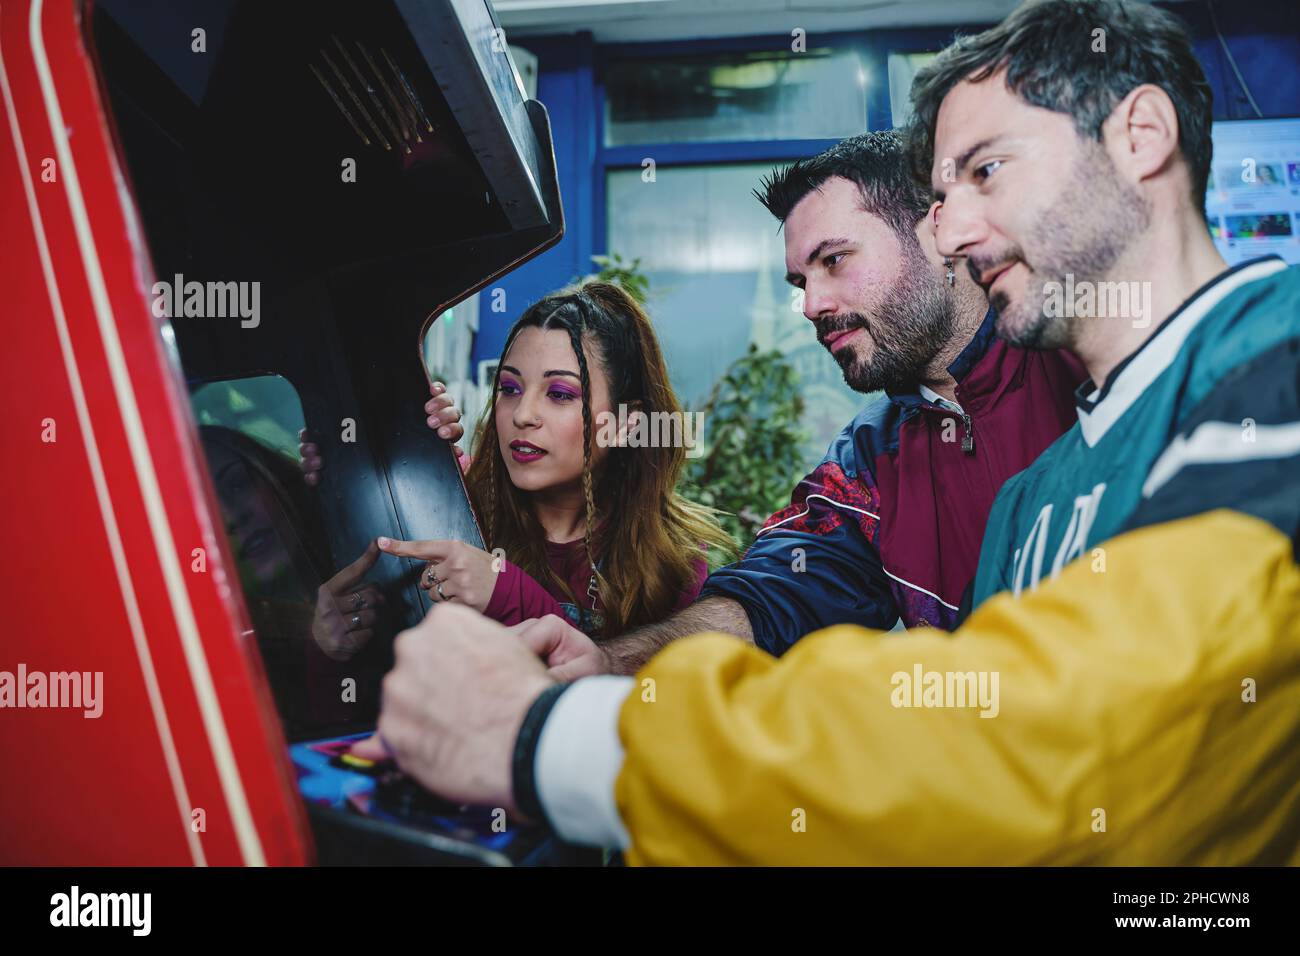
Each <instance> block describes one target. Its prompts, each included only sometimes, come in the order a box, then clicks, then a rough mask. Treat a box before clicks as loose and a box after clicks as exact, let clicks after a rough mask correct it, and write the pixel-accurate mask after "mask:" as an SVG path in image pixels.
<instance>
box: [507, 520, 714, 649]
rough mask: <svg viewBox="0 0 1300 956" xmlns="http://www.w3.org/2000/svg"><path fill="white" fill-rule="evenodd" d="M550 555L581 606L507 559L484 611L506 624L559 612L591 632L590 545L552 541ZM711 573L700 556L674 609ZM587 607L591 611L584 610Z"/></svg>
mask: <svg viewBox="0 0 1300 956" xmlns="http://www.w3.org/2000/svg"><path fill="white" fill-rule="evenodd" d="M546 557H547V559H548V560H549V561H550V563H551V568H552V570H554V571H555V573H556V575H557V576H559V577H560V578H561V579H563V580H564V581H566V582H567V583H568V585H569V587H570V589H572V591H573V593H574V595H575V596H576V597H577V599H578V600H579V601H580V602H581V605H582V606H581V609H579V608H577V607H575V606H574V605H573V604H572V603H571V602H570V601H569V597H568V595H566V594H564V592H562V591H561V590H560V589H559V587H557V586H555V585H554V584H552V583H550V582H548V583H547V584H540V583H538V582H537V581H536V580H534V579H533V578H532V576H531V575H529V574H527V573H526V572H525V571H523V569H521V568H520V567H519V566H518V565H515V564H512V563H510V562H509V561H507V562H505V565H504V567H503V568H502V569H501V571H500V572H499V573H498V574H497V583H496V586H495V587H494V588H493V589H492V599H491V600H490V601H488V605H487V607H486V608H485V609H484V611H483V613H484V614H485V615H486V616H488V617H490V618H492V619H493V620H497V621H500V622H501V623H502V624H505V625H510V624H518V623H519V622H520V621H526V620H528V619H529V618H532V617H543V616H545V615H547V614H556V615H558V616H560V617H562V618H564V619H566V620H567V621H569V622H570V623H571V624H573V625H574V626H575V627H579V628H581V629H582V630H583V631H585V632H587V633H591V630H593V628H591V622H590V620H589V619H587V618H588V616H589V612H590V611H591V604H592V601H591V598H589V597H588V596H587V587H588V585H589V584H590V583H591V565H589V564H588V563H587V549H586V548H585V547H584V546H583V542H582V539H578V540H576V541H567V542H565V543H564V544H554V543H553V542H550V541H548V542H546ZM708 576H709V565H708V562H707V561H705V560H704V558H703V557H700V558H699V559H698V560H697V561H696V562H695V577H694V578H693V579H692V580H691V583H690V584H688V585H687V586H686V588H685V590H683V591H682V593H681V596H680V597H678V599H677V604H676V605H675V606H674V607H673V612H674V613H675V612H677V611H680V610H681V609H682V608H684V607H686V606H687V605H688V604H690V603H691V602H692V601H694V600H695V599H696V597H698V596H699V593H700V588H702V587H703V586H704V579H705V578H706V577H708ZM583 611H585V612H588V614H582V613H581V612H583ZM584 624H586V625H587V626H584Z"/></svg>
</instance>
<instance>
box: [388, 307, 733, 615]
mask: <svg viewBox="0 0 1300 956" xmlns="http://www.w3.org/2000/svg"><path fill="white" fill-rule="evenodd" d="M494 386H495V387H494V394H493V397H492V401H491V403H490V404H489V406H488V408H487V410H486V411H485V413H484V416H483V420H482V422H481V423H480V425H479V431H478V440H477V443H476V446H475V447H476V448H477V449H478V451H477V453H476V454H475V456H474V460H473V462H472V463H471V464H470V466H469V469H468V472H467V473H466V486H467V487H468V489H469V493H470V499H471V501H472V502H473V504H474V508H475V512H476V513H477V515H478V517H479V522H480V524H481V526H482V528H483V534H484V539H485V541H486V543H487V547H488V549H489V551H492V552H494V553H489V552H488V551H483V550H480V549H478V548H474V547H471V546H469V545H467V544H464V543H463V542H458V541H412V542H407V541H392V540H389V539H386V538H380V539H379V546H380V547H381V548H382V549H383V550H385V551H387V552H389V553H391V554H398V555H405V556H408V557H415V558H420V559H423V560H426V561H428V562H429V567H428V568H427V569H426V572H425V574H424V575H423V577H422V578H421V583H422V586H424V587H425V588H427V589H428V590H429V593H430V596H431V597H433V599H434V600H435V601H437V600H442V601H452V602H456V603H461V604H466V605H468V606H470V607H473V608H474V609H475V610H478V611H480V612H482V613H484V614H486V615H487V616H488V617H491V618H494V619H496V620H498V621H501V622H502V623H505V624H515V623H518V622H520V621H523V620H527V619H529V618H534V617H541V616H543V615H546V614H558V615H560V616H563V617H565V618H567V619H568V620H569V621H570V622H572V623H573V624H574V625H575V626H577V627H579V628H580V629H582V630H583V631H585V632H586V633H588V634H590V635H591V636H593V637H597V638H599V637H604V636H612V635H616V634H621V633H623V632H624V631H627V630H629V629H632V628H636V627H640V626H642V625H644V624H649V623H652V622H654V621H658V620H661V619H663V618H665V617H667V616H668V615H670V614H672V613H673V612H674V611H675V610H678V609H680V608H682V607H685V606H686V605H687V604H689V603H690V602H691V601H692V600H694V598H695V597H696V595H697V594H698V593H699V590H700V587H701V585H702V584H703V582H704V578H705V576H706V575H707V572H708V567H707V563H706V561H705V559H704V552H705V549H707V548H718V549H721V550H723V551H731V550H732V549H733V547H734V545H733V543H732V542H731V540H730V539H729V538H728V537H727V535H726V534H725V533H724V532H723V531H722V529H721V528H720V527H719V526H718V524H717V522H716V521H715V520H714V518H713V515H712V513H711V512H710V511H709V509H707V508H703V507H701V506H699V505H696V504H693V503H691V502H689V501H686V500H685V499H683V498H682V497H681V496H680V495H678V494H677V491H676V488H677V482H678V479H679V478H680V477H681V473H682V469H683V467H684V466H685V462H686V448H684V447H681V445H682V443H681V442H676V443H675V444H676V446H677V447H673V444H674V443H671V442H654V443H651V447H629V445H628V442H627V430H628V425H632V426H633V427H635V422H636V419H637V416H638V415H650V414H652V413H669V414H672V413H676V416H675V417H680V416H681V408H680V406H679V405H678V403H677V398H676V396H675V395H674V394H673V390H672V387H671V386H670V385H669V384H668V373H667V370H666V369H665V367H664V361H663V354H662V352H661V351H660V348H659V342H658V340H657V339H656V337H655V334H654V330H653V328H652V327H651V325H650V320H649V318H648V317H647V316H646V314H645V312H644V311H643V310H642V309H641V307H640V306H639V305H638V304H637V302H636V301H635V300H634V299H633V298H632V297H631V296H629V295H628V294H627V292H625V291H624V290H623V289H621V288H619V287H618V286H616V285H612V284H610V283H604V282H587V283H585V284H583V285H580V286H575V287H573V288H570V289H565V290H562V291H560V292H556V293H553V294H551V295H549V296H546V297H545V298H543V299H542V300H541V301H539V302H537V303H536V304H534V305H533V306H531V307H530V308H529V309H528V310H527V311H525V312H524V314H523V315H522V316H520V318H519V320H518V321H517V322H516V323H515V325H514V328H512V329H511V330H510V335H509V336H508V338H507V339H506V344H505V348H504V350H503V352H502V357H501V362H500V364H499V365H498V367H497V373H496V381H495V383H494ZM620 408H625V409H626V414H624V415H620V414H619V410H620ZM441 417H442V419H443V421H446V420H447V418H448V416H447V415H445V414H444V415H442V416H441ZM605 421H619V422H622V423H625V424H623V426H622V430H621V431H618V432H617V437H615V438H614V440H613V441H606V440H603V439H604V438H606V437H607V436H609V435H611V434H614V432H615V430H614V429H612V428H601V427H598V426H599V425H600V424H601V423H602V422H605ZM679 434H680V433H679ZM637 444H638V445H640V444H642V443H639V442H638V443H637ZM494 554H495V556H494ZM503 555H504V560H502V556H503Z"/></svg>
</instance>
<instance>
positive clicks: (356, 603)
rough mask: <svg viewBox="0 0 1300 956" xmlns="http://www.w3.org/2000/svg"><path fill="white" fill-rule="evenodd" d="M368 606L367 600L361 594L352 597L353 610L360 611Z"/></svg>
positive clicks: (356, 593) (357, 593)
mask: <svg viewBox="0 0 1300 956" xmlns="http://www.w3.org/2000/svg"><path fill="white" fill-rule="evenodd" d="M365 606H366V599H365V598H363V597H362V596H361V592H359V591H358V592H355V593H354V594H353V595H352V610H354V611H359V610H361V609H362V608H363V607H365Z"/></svg>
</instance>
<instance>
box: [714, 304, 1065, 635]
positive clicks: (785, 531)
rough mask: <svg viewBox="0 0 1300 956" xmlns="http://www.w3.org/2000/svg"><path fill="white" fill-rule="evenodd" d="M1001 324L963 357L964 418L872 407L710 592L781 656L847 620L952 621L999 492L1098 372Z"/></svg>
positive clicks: (902, 398)
mask: <svg viewBox="0 0 1300 956" xmlns="http://www.w3.org/2000/svg"><path fill="white" fill-rule="evenodd" d="M994 321H995V316H994V313H993V311H992V310H990V311H989V313H988V315H986V316H985V317H984V322H983V324H982V325H981V326H980V329H979V331H978V332H976V334H975V337H974V338H973V339H972V340H971V342H970V344H969V345H967V346H966V348H965V349H963V350H962V352H961V354H960V355H958V356H957V359H956V361H955V362H953V364H952V365H951V366H949V372H950V373H951V374H952V376H953V378H954V379H955V380H956V382H957V390H956V397H957V403H958V404H959V405H960V406H961V410H962V411H961V413H958V412H956V411H954V410H950V409H946V408H944V407H941V406H939V405H937V404H934V403H932V402H929V401H926V400H925V399H923V398H922V397H921V396H920V395H919V394H918V393H916V392H912V393H910V394H897V395H895V394H890V395H886V396H882V397H880V398H878V399H876V400H875V401H873V402H871V403H870V404H869V405H868V406H867V407H866V408H865V409H864V410H863V411H862V412H861V413H860V414H859V415H858V416H857V417H856V418H854V419H853V421H852V422H850V423H849V425H848V427H846V428H845V429H844V431H842V432H840V434H839V435H838V436H836V438H835V440H834V441H833V442H831V446H830V448H829V450H828V451H827V453H826V457H825V458H824V459H823V460H822V463H821V464H820V465H818V466H817V468H816V469H814V470H813V472H812V473H811V474H809V475H808V476H807V477H805V478H804V479H803V480H802V481H801V482H799V484H798V486H797V487H796V488H795V490H794V494H793V496H792V497H791V499H790V505H789V507H787V508H785V509H783V510H781V511H778V512H777V513H776V514H774V515H772V517H771V518H769V519H768V520H767V523H766V524H765V525H764V526H763V530H762V531H760V532H759V533H758V536H757V538H756V539H755V541H754V543H753V545H752V546H751V547H750V548H749V550H748V551H747V552H746V553H745V556H744V558H742V559H741V560H740V561H739V562H737V563H735V564H732V565H728V566H726V567H723V568H719V569H718V570H717V571H715V572H714V573H713V574H712V575H710V576H709V579H708V580H707V581H706V582H705V584H704V588H703V590H702V591H701V593H700V597H701V598H706V597H729V598H732V599H733V600H735V601H738V602H739V603H740V604H741V605H742V606H743V607H744V608H745V611H746V613H747V614H748V616H749V621H750V625H751V627H752V628H753V631H754V640H755V642H756V643H757V644H758V646H759V647H762V648H764V649H766V650H767V651H769V652H771V653H773V654H782V653H784V652H785V651H787V650H789V648H791V647H792V646H793V645H794V643H795V642H796V641H797V640H799V638H800V637H802V636H804V635H805V634H809V633H811V632H813V631H816V630H820V629H821V628H823V627H830V626H831V625H834V624H860V625H862V626H864V627H872V628H879V629H882V630H885V629H888V628H890V627H892V626H893V625H894V623H895V622H896V621H898V620H899V619H901V620H902V622H903V624H904V625H905V626H907V627H925V626H928V625H934V626H937V627H943V628H947V629H951V628H952V627H953V626H954V625H955V623H956V620H957V611H958V607H959V606H960V604H961V600H962V595H963V593H964V592H965V590H966V587H967V585H969V584H970V582H971V580H972V579H973V578H974V576H975V566H976V564H977V563H978V561H979V553H980V544H981V542H983V540H984V525H985V523H986V521H987V520H988V515H989V510H990V508H991V507H992V506H993V498H994V497H995V496H996V495H997V493H998V489H999V488H1001V487H1002V483H1003V482H1004V481H1006V480H1007V479H1008V478H1010V477H1011V476H1012V475H1014V474H1016V473H1017V472H1018V471H1020V470H1021V469H1023V468H1025V467H1027V466H1028V465H1029V464H1030V463H1031V462H1032V461H1033V460H1034V459H1035V458H1037V457H1038V455H1039V453H1041V452H1042V451H1043V449H1045V448H1046V447H1047V446H1048V445H1050V444H1051V443H1052V442H1053V441H1055V440H1056V439H1057V438H1059V437H1060V436H1061V434H1062V433H1064V432H1065V430H1066V429H1068V428H1069V427H1070V426H1071V425H1073V424H1074V422H1075V420H1076V417H1077V416H1076V412H1075V404H1074V390H1075V388H1076V387H1077V386H1078V385H1079V383H1080V382H1082V381H1083V380H1084V379H1085V378H1086V377H1087V374H1086V373H1085V372H1084V370H1083V367H1082V366H1081V365H1080V364H1079V362H1078V360H1077V359H1076V358H1074V356H1072V355H1070V354H1068V353H1066V352H1063V351H1052V352H1047V351H1033V350H1028V349H1019V348H1013V347H1011V346H1009V345H1007V344H1006V343H1005V342H1003V341H1002V340H1001V339H999V338H997V337H996V335H995V334H994Z"/></svg>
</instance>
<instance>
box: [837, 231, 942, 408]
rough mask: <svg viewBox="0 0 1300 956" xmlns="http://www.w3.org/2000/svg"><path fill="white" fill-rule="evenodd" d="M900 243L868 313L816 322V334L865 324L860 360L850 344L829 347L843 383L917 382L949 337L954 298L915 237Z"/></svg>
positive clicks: (866, 387)
mask: <svg viewBox="0 0 1300 956" xmlns="http://www.w3.org/2000/svg"><path fill="white" fill-rule="evenodd" d="M908 238H910V237H905V239H904V242H903V259H902V261H901V263H900V265H899V272H898V277H897V278H896V279H895V280H894V284H893V285H892V286H891V287H890V288H889V290H888V291H887V292H886V293H885V295H884V296H883V297H882V298H881V301H880V303H879V304H878V305H877V306H876V308H875V309H874V310H873V314H872V315H871V316H867V315H865V314H864V313H854V314H851V315H847V316H842V317H841V318H840V321H839V322H837V323H833V324H832V323H827V324H826V325H824V326H819V328H818V333H819V335H822V334H824V333H825V332H826V331H835V330H837V329H840V328H865V329H866V331H867V335H869V336H870V337H871V345H872V353H871V357H870V358H869V359H868V360H866V361H863V360H861V359H859V358H858V355H857V350H856V349H855V348H853V347H852V346H848V347H846V348H843V349H840V350H839V351H838V352H833V353H832V356H833V357H834V359H835V361H836V362H838V363H839V366H840V369H841V370H842V371H843V372H844V382H845V384H847V385H848V386H849V388H851V389H853V390H854V391H855V392H863V393H867V392H876V391H881V390H886V391H892V392H898V391H908V390H910V389H913V388H915V387H916V385H917V383H918V382H920V381H921V380H922V378H923V377H924V374H925V372H926V370H927V369H928V368H929V366H930V364H931V362H933V361H934V358H935V356H936V355H938V354H939V353H940V352H941V351H943V350H944V348H946V347H947V346H948V344H949V342H950V340H951V339H952V335H953V329H954V327H955V325H956V303H955V301H954V299H953V297H952V295H951V294H950V293H949V292H948V290H947V289H945V288H944V286H943V282H942V280H941V279H939V278H938V276H936V275H935V273H934V270H933V267H932V266H931V264H930V262H929V260H927V259H926V258H925V254H924V253H923V252H922V251H921V247H920V245H918V244H917V243H916V242H915V240H913V241H910V242H909V241H907V239H908Z"/></svg>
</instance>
